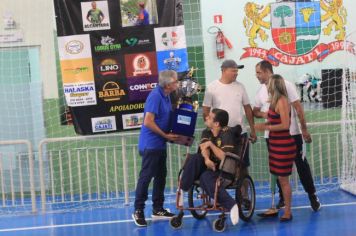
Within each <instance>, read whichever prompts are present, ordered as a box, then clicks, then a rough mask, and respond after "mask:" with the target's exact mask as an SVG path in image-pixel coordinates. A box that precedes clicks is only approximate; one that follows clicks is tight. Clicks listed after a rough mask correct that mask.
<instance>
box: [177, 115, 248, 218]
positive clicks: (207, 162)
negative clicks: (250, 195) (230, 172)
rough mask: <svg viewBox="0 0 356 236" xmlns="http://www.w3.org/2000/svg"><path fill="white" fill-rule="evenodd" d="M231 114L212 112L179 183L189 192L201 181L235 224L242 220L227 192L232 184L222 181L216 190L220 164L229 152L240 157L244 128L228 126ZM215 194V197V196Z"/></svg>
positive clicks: (185, 165)
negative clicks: (196, 151)
mask: <svg viewBox="0 0 356 236" xmlns="http://www.w3.org/2000/svg"><path fill="white" fill-rule="evenodd" d="M228 121H229V114H228V113H227V112H226V111H225V110H222V109H212V110H211V112H210V113H209V115H208V116H207V118H206V120H205V124H206V126H207V128H206V129H205V130H204V131H203V133H202V137H201V141H200V145H199V151H198V153H196V154H191V155H189V157H187V159H186V161H185V164H184V167H183V173H182V175H181V180H180V188H181V189H182V190H183V191H188V190H189V189H190V188H191V187H192V186H193V184H194V181H196V180H199V181H200V183H199V185H200V187H201V188H202V189H203V190H204V191H205V192H206V193H207V194H208V195H209V197H211V198H215V197H216V198H217V199H216V200H217V202H218V203H219V204H220V205H221V206H222V207H223V208H224V209H226V210H227V211H230V219H231V222H232V224H233V225H236V224H237V223H238V221H239V209H238V205H237V204H236V201H235V199H234V198H232V197H231V196H230V195H229V193H228V192H227V191H226V186H227V185H229V184H230V183H231V181H228V180H227V179H224V178H221V180H222V181H220V184H218V185H217V186H218V187H217V189H216V183H217V180H218V178H220V177H221V176H222V175H221V174H222V173H223V172H222V171H220V170H219V165H220V163H221V162H222V161H223V160H224V159H225V157H226V155H227V153H233V154H238V152H239V150H238V149H239V148H238V145H237V139H238V138H239V137H240V134H241V126H239V125H238V126H236V127H233V128H231V127H228V126H227V124H228ZM215 193H216V195H215Z"/></svg>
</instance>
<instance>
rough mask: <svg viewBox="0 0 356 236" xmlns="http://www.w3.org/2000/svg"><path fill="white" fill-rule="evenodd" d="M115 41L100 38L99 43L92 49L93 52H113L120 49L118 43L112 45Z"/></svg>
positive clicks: (103, 37) (108, 37) (105, 37)
mask: <svg viewBox="0 0 356 236" xmlns="http://www.w3.org/2000/svg"><path fill="white" fill-rule="evenodd" d="M114 41H115V39H114V38H111V37H110V36H101V40H100V43H101V45H97V46H95V47H94V51H95V52H115V51H119V50H120V49H121V44H120V43H114Z"/></svg>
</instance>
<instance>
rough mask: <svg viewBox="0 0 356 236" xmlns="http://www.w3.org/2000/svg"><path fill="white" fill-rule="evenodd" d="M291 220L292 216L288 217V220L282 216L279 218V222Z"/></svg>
mask: <svg viewBox="0 0 356 236" xmlns="http://www.w3.org/2000/svg"><path fill="white" fill-rule="evenodd" d="M292 220H293V216H292V215H290V217H289V218H287V217H283V216H282V217H281V218H279V221H280V222H289V221H292Z"/></svg>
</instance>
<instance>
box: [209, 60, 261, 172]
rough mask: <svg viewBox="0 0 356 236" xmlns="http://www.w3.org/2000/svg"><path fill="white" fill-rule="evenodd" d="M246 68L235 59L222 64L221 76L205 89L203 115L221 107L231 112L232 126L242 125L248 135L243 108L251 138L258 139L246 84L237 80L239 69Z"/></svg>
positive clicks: (247, 161) (248, 162)
mask: <svg viewBox="0 0 356 236" xmlns="http://www.w3.org/2000/svg"><path fill="white" fill-rule="evenodd" d="M242 68H244V66H243V65H237V63H236V62H235V61H234V60H225V61H224V62H223V63H222V64H221V78H220V79H219V80H215V81H213V82H212V83H210V84H209V85H208V86H207V88H206V91H205V96H204V101H203V117H204V120H205V118H206V117H207V116H208V115H209V113H210V110H211V109H213V108H219V109H223V110H225V111H227V112H228V113H229V124H228V126H230V127H235V126H236V125H241V127H242V130H243V133H244V134H243V135H245V136H247V134H246V128H245V127H244V125H243V118H244V115H243V110H242V109H244V111H245V114H246V118H247V121H248V123H249V126H250V139H251V141H252V142H255V141H256V132H255V127H254V121H253V113H252V108H251V105H250V101H249V98H248V96H247V92H246V89H245V87H244V85H243V84H242V83H240V82H238V81H236V78H237V75H238V70H239V69H242ZM248 156H249V153H248V148H247V150H246V152H245V156H244V163H245V166H249V165H250V160H249V157H248Z"/></svg>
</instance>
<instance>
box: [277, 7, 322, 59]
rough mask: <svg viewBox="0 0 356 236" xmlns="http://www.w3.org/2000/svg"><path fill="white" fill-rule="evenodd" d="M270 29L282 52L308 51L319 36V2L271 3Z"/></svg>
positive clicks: (303, 52)
mask: <svg viewBox="0 0 356 236" xmlns="http://www.w3.org/2000/svg"><path fill="white" fill-rule="evenodd" d="M271 31H272V38H273V41H274V43H275V44H276V46H277V47H278V48H279V49H280V50H282V51H283V52H285V53H287V54H290V55H303V54H306V53H308V52H309V51H311V50H312V49H313V48H314V47H315V46H316V45H317V43H318V41H319V38H320V33H321V13H320V2H318V1H308V2H307V1H293V2H277V3H272V4H271Z"/></svg>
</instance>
